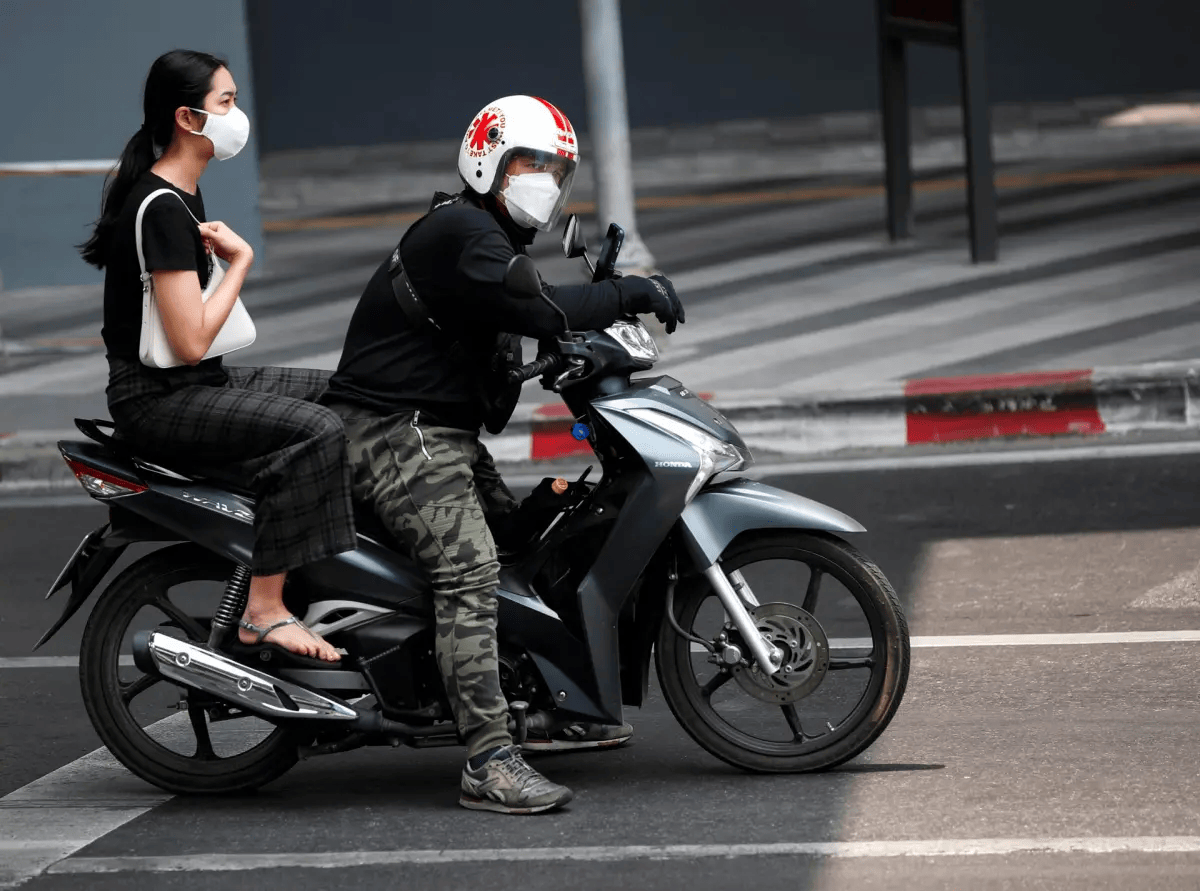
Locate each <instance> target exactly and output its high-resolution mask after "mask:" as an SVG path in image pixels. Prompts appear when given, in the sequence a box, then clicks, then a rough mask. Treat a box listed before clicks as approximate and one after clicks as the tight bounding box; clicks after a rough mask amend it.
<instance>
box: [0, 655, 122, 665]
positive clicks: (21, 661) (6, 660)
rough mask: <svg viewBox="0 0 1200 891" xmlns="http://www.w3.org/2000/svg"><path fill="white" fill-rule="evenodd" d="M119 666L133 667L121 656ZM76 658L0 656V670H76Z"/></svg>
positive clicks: (77, 661)
mask: <svg viewBox="0 0 1200 891" xmlns="http://www.w3.org/2000/svg"><path fill="white" fill-rule="evenodd" d="M120 663H121V665H124V666H126V667H128V666H132V665H133V657H132V656H122V657H121V660H120ZM78 667H79V657H78V656H7V657H5V656H0V668H78Z"/></svg>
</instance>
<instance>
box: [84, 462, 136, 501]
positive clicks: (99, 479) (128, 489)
mask: <svg viewBox="0 0 1200 891" xmlns="http://www.w3.org/2000/svg"><path fill="white" fill-rule="evenodd" d="M67 466H68V467H70V468H71V472H72V473H73V474H75V478H76V479H77V480H79V484H80V485H81V486H83V488H84V489H85V490H87V493H88V494H89V495H94V496H95V497H97V498H116V497H117V496H120V495H136V494H138V493H139V492H145V491H146V489H147V486H145V485H143V484H142V483H135V482H131V481H130V480H123V479H121V478H120V477H119V476H113V475H112V474H111V473H105V472H104V471H103V470H97V469H96V468H94V467H88V466H87V465H86V464H83V463H81V462H79V461H67Z"/></svg>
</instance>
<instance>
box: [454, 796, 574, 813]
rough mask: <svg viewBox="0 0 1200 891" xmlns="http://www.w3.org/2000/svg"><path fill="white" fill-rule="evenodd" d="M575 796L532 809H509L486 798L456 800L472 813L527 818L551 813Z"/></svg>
mask: <svg viewBox="0 0 1200 891" xmlns="http://www.w3.org/2000/svg"><path fill="white" fill-rule="evenodd" d="M574 797H575V796H574V795H573V794H568V795H567V796H565V797H564V798H562V799H561V800H559V801H553V802H551V803H550V804H539V805H535V806H534V807H511V806H510V805H507V804H501V803H500V802H499V801H492V800H491V799H488V798H475V797H473V796H469V795H465V794H464V795H462V796H460V797H459V799H458V803H459V804H460V805H462V806H463V807H465V808H467V809H468V810H472V811H491V812H492V813H495V814H513V815H516V816H527V815H528V814H542V813H545V812H546V811H552V810H554V809H555V808H559V807H562V806H563V805H564V804H567V803H568V802H570V800H571V799H572V798H574Z"/></svg>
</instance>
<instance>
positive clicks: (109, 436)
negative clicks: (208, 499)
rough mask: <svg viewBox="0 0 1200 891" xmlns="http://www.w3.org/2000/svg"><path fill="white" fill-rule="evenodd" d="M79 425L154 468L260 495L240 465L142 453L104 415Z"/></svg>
mask: <svg viewBox="0 0 1200 891" xmlns="http://www.w3.org/2000/svg"><path fill="white" fill-rule="evenodd" d="M75 427H76V428H77V429H78V430H79V431H80V432H81V433H82V434H83V435H84V436H86V437H87V438H88V439H90V440H92V441H93V442H96V443H99V444H100V445H102V446H104V447H105V448H106V449H108V450H109V451H111V452H113V453H114V454H116V455H117V456H119V457H122V458H126V459H128V460H131V461H135V462H138V463H140V464H146V465H150V467H151V468H152V469H153V468H161V469H163V470H166V471H167V472H168V473H170V474H172V475H174V476H180V477H184V478H185V479H187V480H190V481H192V482H197V483H206V484H209V485H213V486H217V487H219V488H221V489H225V490H226V491H228V492H230V493H231V494H234V495H237V496H239V497H242V498H248V499H250V500H251V501H254V500H255V498H256V497H257V496H256V495H255V493H254V491H253V490H252V489H250V487H249V486H248V485H247V482H246V479H245V477H244V476H243V475H241V474H239V473H238V469H237V467H236V465H221V464H205V463H203V462H196V461H187V462H186V463H180V462H176V461H173V460H171V459H169V458H168V459H165V460H164V459H163V458H162V457H160V456H157V455H156V456H153V457H151V456H148V455H145V454H142V453H140V452H138V451H136V450H135V449H133V448H131V447H130V445H129V443H127V442H126V441H125V440H124V439H122V438H121V435H120V434H119V433H117V431H116V428H115V427H114V425H113V422H112V421H106V420H103V419H101V418H92V419H90V420H88V419H85V418H76V419H75ZM102 428H107V429H109V430H111V431H112V433H105V432H104V429H102Z"/></svg>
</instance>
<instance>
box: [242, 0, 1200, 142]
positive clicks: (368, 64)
mask: <svg viewBox="0 0 1200 891" xmlns="http://www.w3.org/2000/svg"><path fill="white" fill-rule="evenodd" d="M984 3H985V7H986V20H987V27H988V32H989V66H988V67H989V73H990V78H991V90H992V96H993V99H994V101H997V102H1022V101H1053V100H1061V99H1071V98H1079V97H1084V96H1092V95H1121V94H1142V93H1156V92H1172V91H1179V90H1188V89H1195V88H1197V87H1200V53H1197V52H1196V50H1195V35H1196V34H1197V33H1200V3H1197V2H1196V0H1139V2H1137V3H1133V2H1131V0H984ZM873 10H874V0H841V2H837V3H830V2H828V0H759V2H756V3H750V4H741V5H738V4H736V3H730V2H728V0H626V2H625V3H623V4H622V17H623V24H624V47H625V62H626V72H627V83H628V91H629V113H630V118H631V123H632V124H633V126H635V127H640V126H655V125H659V124H691V123H704V122H711V121H720V120H735V119H739V118H756V117H775V116H779V117H792V116H800V115H806V114H818V113H826V112H834V111H853V110H866V109H874V108H876V107H877V104H878V97H877V92H878V87H877V83H876V65H875V20H874V12H873ZM248 19H249V23H250V38H251V45H252V48H253V57H254V74H255V81H256V84H257V86H258V90H259V94H260V96H261V99H262V101H261V102H260V105H261V107H262V114H261V115H260V124H261V127H262V133H263V142H262V146H263V149H264V150H266V151H274V150H280V149H290V148H310V147H316V146H326V145H369V144H374V143H380V142H400V141H406V140H410V139H431V138H440V137H447V136H457V135H459V133H461V132H462V130H463V128H464V127H465V126H466V122H467V121H468V120H469V119H470V116H471V115H472V114H473V113H474V112H475V111H476V110H477V109H478V108H480V107H482V106H483V105H484V104H485V103H486V102H488V101H489V100H491V99H493V98H495V97H496V96H497V95H502V94H504V93H508V92H513V93H517V92H531V93H534V94H537V95H544V96H546V97H547V98H550V99H552V101H554V102H555V103H557V104H558V105H560V106H561V107H562V108H563V109H564V110H566V111H567V113H568V114H569V115H571V116H572V117H573V118H574V122H575V124H576V127H577V128H579V129H586V110H585V107H584V98H583V96H584V94H583V77H582V71H581V63H580V38H579V16H578V4H577V2H576V0H563V2H559V3H547V4H543V5H542V6H540V7H521V6H519V5H513V4H505V3H492V2H489V3H484V2H482V0H460V2H457V3H440V4H439V3H420V4H418V3H409V2H395V0H354V2H353V3H349V4H344V5H340V6H338V5H335V4H332V3H329V2H326V0H252V2H250V4H249V6H248ZM911 84H912V92H913V99H914V101H915V102H917V103H921V104H943V103H947V102H953V101H955V100H956V98H957V77H956V74H955V61H954V54H953V52H951V51H948V50H945V49H940V48H936V47H916V48H914V51H913V53H912V63H911Z"/></svg>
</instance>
